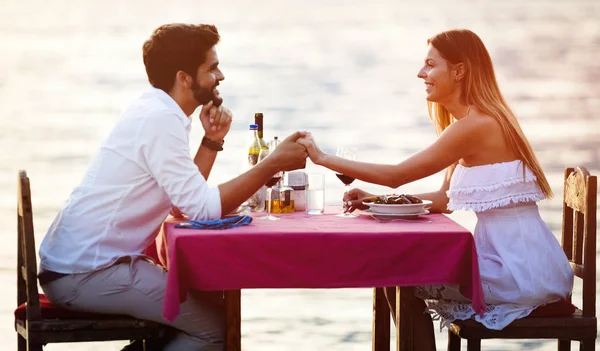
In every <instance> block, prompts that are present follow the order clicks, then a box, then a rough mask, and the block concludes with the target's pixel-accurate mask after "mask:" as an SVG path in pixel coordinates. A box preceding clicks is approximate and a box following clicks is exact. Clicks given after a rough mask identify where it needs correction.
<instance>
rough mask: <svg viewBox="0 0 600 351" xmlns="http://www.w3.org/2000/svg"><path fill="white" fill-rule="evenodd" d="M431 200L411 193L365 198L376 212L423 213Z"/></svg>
mask: <svg viewBox="0 0 600 351" xmlns="http://www.w3.org/2000/svg"><path fill="white" fill-rule="evenodd" d="M431 203H432V202H431V201H429V200H423V199H420V198H418V197H416V196H414V195H410V194H400V195H397V194H391V195H380V196H372V197H369V198H366V199H364V200H363V204H364V205H367V206H369V210H370V211H371V212H373V213H376V214H396V215H397V214H412V215H418V214H422V213H423V212H424V211H426V209H427V208H428V207H429V206H431Z"/></svg>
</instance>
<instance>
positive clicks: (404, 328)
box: [396, 286, 416, 351]
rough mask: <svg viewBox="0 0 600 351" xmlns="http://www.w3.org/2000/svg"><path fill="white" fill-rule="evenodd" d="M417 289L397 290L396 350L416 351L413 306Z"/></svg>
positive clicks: (409, 287) (401, 288)
mask: <svg viewBox="0 0 600 351" xmlns="http://www.w3.org/2000/svg"><path fill="white" fill-rule="evenodd" d="M415 299H416V297H415V288H414V287H412V286H402V287H397V288H396V350H397V351H414V350H415V343H414V320H413V316H412V311H413V310H414V308H411V306H413V305H414V303H415Z"/></svg>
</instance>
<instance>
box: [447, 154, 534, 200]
mask: <svg viewBox="0 0 600 351" xmlns="http://www.w3.org/2000/svg"><path fill="white" fill-rule="evenodd" d="M446 194H447V195H448V198H449V199H450V201H449V202H448V209H449V210H451V211H456V210H467V211H468V210H472V211H475V212H482V211H486V210H489V209H493V208H499V207H506V206H508V205H511V204H518V203H522V202H537V201H540V200H543V199H544V198H545V195H544V193H543V192H542V190H541V189H540V187H539V186H538V184H537V178H536V176H535V175H534V174H533V172H531V170H530V169H529V168H526V169H525V172H523V163H522V162H521V161H520V160H515V161H510V162H502V163H495V164H490V165H484V166H475V167H465V166H462V165H460V164H459V165H458V166H457V167H456V169H455V170H454V174H453V175H452V180H451V181H450V188H449V190H448V191H447V192H446Z"/></svg>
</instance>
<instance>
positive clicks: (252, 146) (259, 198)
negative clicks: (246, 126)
mask: <svg viewBox="0 0 600 351" xmlns="http://www.w3.org/2000/svg"><path fill="white" fill-rule="evenodd" d="M250 134H251V138H250V142H249V146H248V169H250V168H252V167H254V166H255V165H256V164H257V163H258V155H259V154H260V150H261V145H260V140H259V138H258V126H257V125H256V124H251V125H250ZM264 198H265V197H264V191H263V189H262V188H261V189H258V191H256V192H255V193H254V194H253V195H252V196H250V198H249V199H248V200H247V202H248V208H250V211H252V212H260V211H263V210H264Z"/></svg>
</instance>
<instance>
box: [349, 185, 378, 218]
mask: <svg viewBox="0 0 600 351" xmlns="http://www.w3.org/2000/svg"><path fill="white" fill-rule="evenodd" d="M373 196H375V195H373V194H371V193H368V192H366V191H364V190H360V189H357V188H355V189H352V190H350V191H348V192H347V193H345V194H344V212H353V211H354V210H356V209H359V210H366V209H367V208H369V206H367V205H364V204H363V201H364V200H365V199H366V198H368V197H373Z"/></svg>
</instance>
